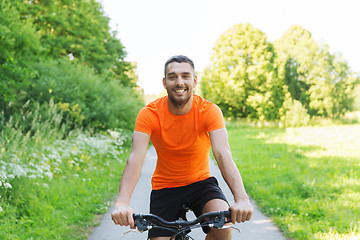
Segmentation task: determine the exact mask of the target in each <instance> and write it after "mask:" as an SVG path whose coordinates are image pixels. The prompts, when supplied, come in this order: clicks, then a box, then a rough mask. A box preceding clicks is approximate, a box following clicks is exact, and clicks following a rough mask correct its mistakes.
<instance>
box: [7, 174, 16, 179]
mask: <svg viewBox="0 0 360 240" xmlns="http://www.w3.org/2000/svg"><path fill="white" fill-rule="evenodd" d="M7 177H8V179H14V178H15V176H14V174H8V175H7Z"/></svg>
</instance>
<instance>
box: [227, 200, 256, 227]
mask: <svg viewBox="0 0 360 240" xmlns="http://www.w3.org/2000/svg"><path fill="white" fill-rule="evenodd" d="M230 211H231V222H232V223H233V224H235V223H236V222H245V221H250V218H251V216H252V214H253V212H254V208H253V206H251V204H250V201H249V200H248V199H244V200H240V201H237V202H235V203H234V204H233V205H232V206H231V207H230Z"/></svg>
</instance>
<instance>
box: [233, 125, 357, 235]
mask: <svg viewBox="0 0 360 240" xmlns="http://www.w3.org/2000/svg"><path fill="white" fill-rule="evenodd" d="M228 131H229V140H230V145H231V149H232V154H233V158H234V160H235V161H236V163H237V165H238V167H239V169H240V172H241V174H242V177H243V178H244V182H245V185H246V189H247V191H248V193H249V194H250V196H251V198H252V199H254V200H255V201H256V203H257V204H258V206H259V208H260V209H261V210H262V212H264V213H265V214H266V215H268V216H270V217H271V218H272V219H273V220H274V222H275V223H276V224H277V225H278V226H279V228H280V229H281V230H282V231H283V232H284V234H285V235H286V237H289V238H292V239H351V240H353V239H360V125H359V124H356V125H333V126H320V127H302V128H288V129H281V128H255V127H249V126H246V125H243V124H239V123H238V124H235V123H230V124H228Z"/></svg>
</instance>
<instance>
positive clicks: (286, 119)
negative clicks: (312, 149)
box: [281, 99, 310, 127]
mask: <svg viewBox="0 0 360 240" xmlns="http://www.w3.org/2000/svg"><path fill="white" fill-rule="evenodd" d="M284 107H285V111H286V112H285V115H284V116H282V117H281V121H282V123H283V124H284V125H285V126H286V127H300V126H304V125H307V124H308V123H309V121H310V115H309V114H308V112H307V110H306V109H305V107H304V106H303V105H302V104H301V103H300V102H299V101H297V100H295V99H287V100H286V101H285V102H284Z"/></svg>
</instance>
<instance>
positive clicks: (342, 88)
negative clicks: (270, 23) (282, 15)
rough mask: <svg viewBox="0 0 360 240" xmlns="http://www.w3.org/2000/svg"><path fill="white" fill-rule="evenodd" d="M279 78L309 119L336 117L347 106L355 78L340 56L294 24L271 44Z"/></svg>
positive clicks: (348, 105) (347, 107)
mask: <svg viewBox="0 0 360 240" xmlns="http://www.w3.org/2000/svg"><path fill="white" fill-rule="evenodd" d="M274 46H275V51H276V55H277V59H276V62H277V65H278V69H279V77H280V78H282V79H283V80H284V83H285V84H286V85H287V86H288V91H289V92H290V94H291V97H292V98H293V99H295V100H298V101H299V102H300V103H301V104H302V105H303V106H304V107H305V108H306V109H307V111H308V112H309V114H310V115H311V116H314V115H319V116H325V117H326V116H330V117H337V116H339V115H340V114H342V113H344V111H346V110H347V109H349V107H350V105H351V104H350V103H351V95H350V94H349V93H350V92H351V90H352V89H353V87H354V86H353V85H354V81H355V77H354V75H353V73H351V72H350V70H349V67H348V65H347V63H346V62H345V61H344V60H342V59H341V56H340V55H335V54H331V53H330V52H329V48H328V46H327V45H326V44H323V45H319V44H317V43H316V42H315V40H314V39H313V38H312V36H311V33H310V32H309V31H307V30H305V29H303V28H302V27H301V26H299V25H294V26H292V27H290V29H289V30H288V31H287V32H286V33H285V34H284V35H283V36H282V37H281V38H280V39H278V40H276V41H275V42H274Z"/></svg>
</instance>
